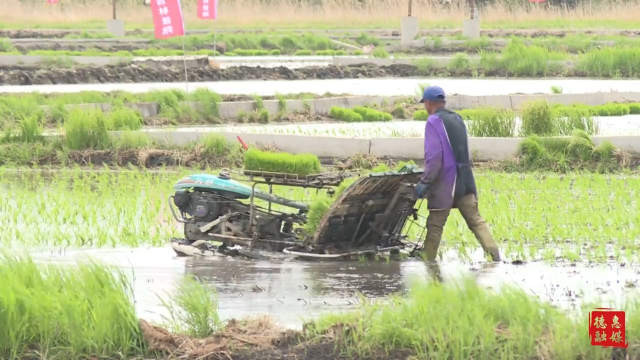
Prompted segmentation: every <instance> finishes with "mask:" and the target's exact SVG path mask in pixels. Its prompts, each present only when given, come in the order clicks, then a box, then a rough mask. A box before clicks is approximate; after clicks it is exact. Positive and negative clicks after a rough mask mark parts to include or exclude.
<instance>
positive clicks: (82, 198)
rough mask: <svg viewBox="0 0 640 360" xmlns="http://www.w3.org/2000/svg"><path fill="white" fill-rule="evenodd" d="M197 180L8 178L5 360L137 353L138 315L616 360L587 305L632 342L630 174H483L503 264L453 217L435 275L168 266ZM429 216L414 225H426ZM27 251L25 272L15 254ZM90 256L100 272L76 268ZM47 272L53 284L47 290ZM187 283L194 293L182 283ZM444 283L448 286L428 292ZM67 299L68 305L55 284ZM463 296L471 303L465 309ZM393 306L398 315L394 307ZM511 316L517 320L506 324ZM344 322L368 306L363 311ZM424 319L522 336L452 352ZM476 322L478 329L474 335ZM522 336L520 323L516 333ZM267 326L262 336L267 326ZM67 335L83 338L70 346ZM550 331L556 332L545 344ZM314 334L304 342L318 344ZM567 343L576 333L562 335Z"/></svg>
mask: <svg viewBox="0 0 640 360" xmlns="http://www.w3.org/2000/svg"><path fill="white" fill-rule="evenodd" d="M194 172H196V173H201V172H206V173H213V174H215V173H217V172H218V170H216V169H200V170H195V169H186V168H180V169H166V170H161V171H156V172H152V171H142V170H132V169H125V168H123V169H111V170H110V171H104V170H101V169H95V170H93V171H91V170H87V169H80V168H76V169H66V170H58V171H34V170H26V169H23V170H21V171H16V170H15V169H3V170H2V172H1V173H0V184H1V185H0V186H2V188H3V189H2V190H3V191H2V192H1V193H0V213H1V216H0V219H1V220H0V221H1V224H0V226H1V227H2V228H3V229H5V231H3V232H2V235H0V244H1V245H0V246H1V247H2V250H3V253H4V254H12V255H4V257H3V260H2V261H1V262H0V277H2V278H3V279H4V280H3V284H5V289H9V290H10V291H9V292H6V291H5V292H3V293H2V294H1V295H0V306H3V307H4V308H5V309H9V312H6V311H5V312H4V313H3V314H4V315H3V316H0V322H4V324H12V325H11V326H0V329H3V331H4V332H5V334H7V336H3V337H0V338H2V339H4V341H0V344H1V346H0V351H2V354H5V356H9V355H7V354H10V353H11V351H19V350H16V349H21V348H22V347H23V346H26V347H37V348H41V349H42V348H44V349H50V351H52V353H58V352H60V351H62V352H68V354H69V355H68V356H72V357H75V356H81V355H83V354H88V353H91V354H101V355H106V354H107V353H110V352H122V353H127V352H129V353H132V354H134V353H143V352H146V351H149V349H148V347H150V346H149V343H148V342H145V341H144V340H141V332H142V333H146V332H145V330H144V329H146V328H145V327H142V329H143V330H142V331H141V330H140V329H141V328H138V326H137V325H138V324H137V322H136V321H137V320H136V319H137V318H138V317H141V318H143V319H146V320H149V321H152V322H154V323H157V324H164V325H165V326H166V327H167V328H169V329H170V330H172V331H175V332H177V333H185V334H187V335H190V336H194V337H203V336H207V335H210V334H211V333H213V332H216V331H224V329H223V324H224V323H225V321H227V320H229V319H231V318H243V317H246V316H257V315H264V314H269V315H270V316H271V317H272V318H273V319H274V320H275V321H277V322H278V323H279V324H280V325H283V326H288V327H292V328H294V329H295V328H300V327H301V325H302V322H303V321H310V320H313V319H315V320H314V321H317V323H316V325H315V326H317V327H318V331H321V329H324V328H326V327H328V326H330V325H332V324H335V323H337V322H342V323H344V322H348V323H351V324H354V325H355V324H358V327H357V328H361V329H363V330H357V331H364V329H367V330H369V331H371V332H365V333H363V334H362V336H360V335H354V336H355V337H354V338H351V337H347V338H345V339H343V340H344V341H345V343H342V342H341V341H338V340H336V341H337V342H338V344H337V345H338V347H339V348H341V349H342V351H346V352H347V353H348V354H347V355H345V356H347V357H349V356H351V358H357V357H356V354H361V355H357V356H364V355H362V354H367V353H368V352H370V351H380V350H379V349H377V346H378V345H379V344H384V345H383V346H384V347H385V348H387V351H397V350H398V349H403V350H410V351H412V352H417V353H418V354H419V353H420V351H431V350H429V349H431V347H432V346H435V344H439V345H438V346H445V347H446V348H447V349H448V350H447V351H448V353H447V354H449V352H451V353H454V354H464V355H465V356H466V354H478V355H477V356H479V357H487V358H488V357H489V356H494V357H495V356H497V357H498V358H504V359H508V358H512V356H513V354H516V353H517V354H523V353H532V354H533V353H535V351H539V349H538V347H536V346H535V345H533V344H535V343H536V339H538V338H542V339H546V341H549V344H548V345H547V346H549V347H548V348H545V349H546V350H545V351H547V352H548V354H552V355H553V356H557V358H565V356H566V357H572V356H573V355H574V354H575V353H576V352H578V353H583V354H591V355H590V356H594V357H591V358H602V359H604V358H607V357H606V356H610V354H609V353H608V352H605V350H602V349H598V348H594V347H591V346H590V345H589V340H588V336H587V335H586V325H584V323H585V322H584V320H583V318H584V317H585V316H586V313H585V311H587V310H589V307H590V308H593V307H596V306H597V307H606V306H615V307H616V308H625V309H627V310H628V311H629V312H628V313H627V314H628V318H627V319H628V320H627V321H628V323H627V333H626V334H627V337H628V338H629V341H633V340H632V339H633V338H632V336H633V331H635V330H634V329H635V328H636V327H635V326H636V325H635V321H636V320H634V319H635V318H634V317H633V314H635V312H634V309H635V303H634V302H633V298H634V297H635V296H637V292H636V286H637V275H636V270H635V269H636V265H635V264H637V261H638V254H639V253H638V246H637V238H638V237H639V234H638V229H637V226H636V224H637V223H638V221H639V220H640V219H638V218H637V214H638V213H640V212H638V209H637V207H638V204H637V201H636V199H637V196H638V192H639V191H640V188H638V186H636V185H635V184H636V183H638V181H637V175H632V174H615V175H613V174H611V175H597V174H578V173H572V174H565V175H558V174H550V173H532V174H505V173H497V172H489V171H482V172H480V173H479V174H478V176H477V181H478V187H479V190H480V193H479V198H480V211H481V213H482V214H483V216H484V217H485V218H486V220H487V222H488V223H489V224H490V227H491V229H492V232H493V234H494V237H495V238H496V241H497V242H498V244H499V246H500V249H501V252H502V254H503V258H504V260H505V261H504V262H503V263H487V262H485V261H484V257H483V255H482V252H481V250H480V249H479V246H478V244H477V241H476V240H475V239H474V238H473V235H472V234H471V233H470V232H469V231H468V229H467V228H466V225H465V224H464V221H463V220H462V218H461V216H460V215H459V214H457V213H452V215H451V216H450V219H449V222H448V223H447V225H446V228H445V233H444V236H443V243H442V245H441V256H440V259H439V265H435V264H428V263H425V262H423V261H421V260H419V259H413V260H404V261H397V260H391V261H389V260H385V259H380V260H378V261H373V262H371V261H369V262H364V261H363V262H346V263H345V262H331V261H329V262H320V263H305V262H296V261H294V262H291V261H279V260H275V261H249V260H242V259H222V258H220V259H217V260H206V259H185V258H177V257H176V256H175V255H174V254H173V251H172V249H171V248H170V247H168V246H167V245H166V242H167V240H168V239H169V238H170V237H172V236H179V233H180V229H179V227H178V226H177V225H176V223H175V222H174V221H173V220H172V216H171V214H170V212H169V210H168V208H167V203H166V201H167V200H166V199H167V197H168V195H170V194H171V193H172V188H171V186H172V184H173V183H174V182H175V181H177V179H179V178H180V177H181V176H183V175H186V174H191V173H194ZM233 176H234V177H236V178H241V177H240V176H239V175H233ZM274 190H275V194H277V195H280V196H286V197H287V198H290V199H295V200H299V201H302V202H309V203H311V202H313V201H314V200H316V199H318V198H319V196H318V195H317V194H315V192H314V191H305V190H297V191H292V190H290V189H284V188H278V187H276V188H274ZM424 205H426V204H423V207H421V210H420V215H421V216H426V215H427V212H426V209H425V208H424ZM422 220H424V219H422ZM416 235H417V234H416ZM25 253H26V254H28V255H29V256H30V257H31V258H32V259H33V261H34V263H28V262H26V263H25V261H27V260H25V258H21V259H17V258H13V256H16V255H20V256H21V255H22V254H25ZM87 260H91V261H97V263H94V265H91V264H88V265H84V267H82V266H81V267H80V268H78V267H77V266H78V265H77V264H78V263H80V264H87ZM16 261H18V262H19V263H20V264H17V263H16ZM104 266H110V267H108V268H105V267H104ZM45 276H46V277H47V279H49V281H43V280H41V279H42V278H43V277H45ZM112 276H113V278H112ZM185 276H186V279H187V280H188V278H193V279H195V280H197V283H192V282H189V281H187V280H185ZM461 277H463V278H464V277H467V278H470V279H471V280H470V281H471V283H467V284H466V285H465V283H461V282H460V280H461V279H462V278H461ZM39 279H40V280H39ZM51 279H54V280H51ZM185 281H187V282H185ZM438 281H441V282H443V284H445V286H444V287H441V286H438V285H436V284H435V282H438ZM26 284H30V285H26ZM71 284H76V285H71ZM78 284H82V285H78ZM198 284H202V285H204V287H201V286H200V285H198ZM447 284H448V285H447ZM456 284H458V285H459V286H462V288H457V287H456V286H458V285H456ZM67 288H69V290H65V291H66V292H65V294H66V295H64V296H63V295H62V294H61V292H62V291H63V290H61V289H67ZM56 289H57V290H56ZM81 289H85V290H81ZM496 291H497V292H496ZM69 292H72V293H73V292H76V293H77V294H76V293H74V294H75V295H69V294H70V293H69ZM13 294H15V295H13ZM18 294H29V295H28V296H26V297H24V296H18ZM38 294H42V295H38ZM44 294H47V295H46V296H45V295H44ZM59 294H60V295H59ZM99 294H109V295H108V296H107V295H103V296H101V297H99ZM16 296H17V297H16ZM29 296H31V297H32V298H43V299H47V302H46V303H47V304H49V306H51V307H52V308H51V309H69V310H66V311H63V310H58V311H63V312H62V314H65V315H64V317H58V318H46V319H48V320H46V321H43V320H42V319H43V318H42V316H43V315H39V314H45V313H47V312H49V310H46V309H45V308H39V309H40V310H36V308H35V307H33V306H35V305H27V304H26V303H25V305H20V304H22V302H21V301H23V300H19V299H27V298H30V297H29ZM395 296H402V298H395ZM465 296H469V297H470V298H474V299H475V301H473V302H472V301H462V299H466V297H465ZM470 298H469V299H470ZM418 299H420V300H419V301H420V302H423V301H425V300H429V301H430V304H431V305H432V306H430V307H416V306H415V305H411V304H414V302H415V301H418ZM453 299H461V300H460V302H457V301H453ZM479 299H483V300H479ZM390 301H391V302H392V303H395V304H396V305H395V306H389V304H390V303H389V302H390ZM483 301H486V305H482V306H484V308H483V309H485V311H483V312H479V311H478V310H477V309H479V307H477V306H480V305H479V304H484V303H483ZM80 303H83V304H86V305H85V306H84V307H83V306H79V305H78V304H80ZM444 304H448V305H447V306H445V305H444ZM470 304H474V305H473V306H471V305H470ZM489 304H492V305H493V306H489ZM499 304H504V305H499ZM29 306H31V307H29ZM496 306H500V309H502V311H501V312H497V310H496V312H495V314H494V313H493V311H494V310H491V309H495V308H496ZM583 306H587V307H586V308H583ZM436 307H437V309H436ZM554 307H557V309H556V308H554ZM47 309H48V308H47ZM73 309H76V310H73ZM77 309H93V310H92V311H93V314H94V315H93V316H92V317H87V316H88V315H87V313H85V312H84V310H82V311H80V310H77ZM411 309H413V310H411ZM429 309H430V310H429ZM474 309H475V310H474ZM505 309H510V310H509V312H508V313H507V314H505V313H504V312H503V311H505ZM533 309H544V310H533ZM38 311H42V313H40V312H38ZM52 311H53V310H52ZM353 311H364V316H363V317H359V316H357V315H355V313H353ZM372 311H373V312H375V313H376V314H379V316H381V317H383V318H384V317H388V319H389V320H386V321H382V318H380V321H378V320H374V321H372V320H370V317H369V316H370V315H366V314H370V313H371V312H372ZM432 311H438V314H439V315H440V317H439V319H442V320H440V321H459V320H454V319H458V316H459V314H460V313H461V312H464V313H465V314H466V315H467V318H469V319H470V320H469V321H473V322H474V324H475V326H469V327H466V325H464V328H465V329H466V328H468V329H476V330H469V331H470V333H469V334H468V336H467V337H465V339H467V340H460V341H463V343H465V342H464V341H466V342H469V344H477V345H476V346H479V344H485V346H486V344H487V341H488V342H489V343H490V342H491V341H498V342H500V341H504V340H501V339H503V337H502V333H501V332H493V331H492V330H490V329H493V328H494V327H495V322H496V321H498V322H504V324H506V326H507V327H508V329H509V331H513V332H515V333H518V331H520V332H521V334H522V335H520V336H517V337H508V338H507V339H510V340H507V341H511V343H508V344H509V345H504V346H506V347H505V348H503V347H497V348H495V350H493V351H491V352H488V353H487V352H486V350H482V349H481V348H479V347H474V346H471V347H469V346H461V345H459V344H460V343H459V342H458V340H455V341H454V339H457V338H455V337H454V338H450V339H449V338H447V337H446V336H449V335H453V334H451V333H450V332H449V331H450V330H445V329H446V328H447V327H442V326H440V325H438V323H433V322H430V323H429V324H427V323H423V322H415V321H414V322H411V321H410V320H409V319H416V318H417V317H419V316H431V317H433V316H435V315H431V312H432ZM449 311H451V314H449ZM531 311H536V313H537V311H544V314H545V315H544V316H542V317H540V318H538V317H530V316H527V315H525V314H531ZM541 314H542V313H541ZM102 319H104V320H102ZM367 319H369V320H367ZM445 319H450V320H445ZM527 319H528V320H527ZM18 320H22V321H18ZM387 321H388V322H389V323H395V322H396V321H401V322H403V323H404V325H403V326H404V327H405V329H409V330H410V331H408V332H406V333H403V335H399V336H400V337H399V338H398V335H396V337H395V338H396V339H397V340H395V341H391V340H389V339H390V338H389V336H390V335H391V334H393V333H397V332H398V331H399V330H398V329H397V328H396V327H393V326H392V327H388V326H387V327H385V326H384V323H385V322H387ZM458 323H459V322H458ZM485 323H486V325H483V327H479V326H478V324H485ZM14 324H25V325H19V326H16V325H14ZM27 324H32V325H29V326H28V327H27ZM94 324H96V325H94ZM97 324H102V325H101V326H104V329H102V327H101V326H98V325H97ZM107 325H108V326H107ZM55 326H58V327H60V326H63V328H64V329H69V330H68V331H65V332H63V334H62V335H59V336H58V337H57V338H56V340H55V341H54V340H53V339H52V338H50V335H49V334H50V333H51V331H52V330H51V328H52V327H55ZM461 326H462V325H461ZM484 326H486V329H487V330H481V329H484ZM520 326H523V328H522V329H521V330H518V329H520ZM532 327H533V328H532ZM583 327H584V328H583ZM261 328H262V329H263V330H262V331H263V332H265V333H266V332H267V330H268V329H267V328H266V327H265V326H262V327H261ZM22 329H28V331H30V332H28V333H25V332H22V331H23V330H22ZM71 329H87V331H86V332H85V333H84V335H83V336H82V337H77V336H75V335H74V331H72V330H71ZM107 329H108V330H107ZM114 329H117V330H114ZM538 329H539V330H538ZM550 329H553V331H554V332H553V334H557V335H555V336H552V337H551V338H545V337H544V333H545V331H552V330H550ZM567 329H570V331H569V330H567ZM525 330H526V331H525ZM309 331H310V330H308V331H307V336H311V335H313V333H314V332H313V331H311V332H309ZM271 332H273V331H272V330H271ZM271 332H269V333H271ZM276 333H277V332H276ZM455 333H457V334H459V331H457V330H456V332H455ZM561 333H563V334H567V333H571V334H574V335H573V336H570V337H569V339H567V337H566V336H565V335H561ZM27 334H33V335H32V336H39V337H37V338H38V339H40V340H39V341H35V340H31V339H34V337H32V336H29V335H27ZM433 334H440V335H437V336H445V338H446V340H440V341H437V342H435V343H431V342H429V341H427V340H424V341H425V342H423V343H424V344H427V345H424V346H425V347H420V348H415V347H414V346H413V345H411V341H418V340H416V339H430V338H431V337H432V336H434V335H433ZM116 335H117V336H116ZM264 336H266V335H264ZM274 336H275V335H274ZM459 336H461V335H459ZM556 336H557V337H558V339H557V340H554V339H556ZM142 338H144V337H142ZM560 338H561V339H562V341H561V340H560ZM47 339H51V340H47ZM331 339H332V338H331ZM527 339H528V340H527ZM34 341H35V342H34ZM531 342H532V343H531ZM567 342H571V344H573V345H572V347H568V345H567ZM376 344H377V345H376ZM432 344H433V345H432ZM335 345H336V344H334V343H332V346H331V347H330V348H331V349H334V348H335ZM305 346H307V345H305ZM425 349H426V350H425ZM536 349H538V350H536ZM194 351H195V350H194ZM608 351H609V352H610V350H608ZM349 354H350V355H349ZM485 354H486V355H485ZM496 354H497V355H496ZM562 354H567V355H562ZM607 354H609V355H607ZM632 354H633V353H632ZM443 356H444V355H443ZM549 356H551V355H549Z"/></svg>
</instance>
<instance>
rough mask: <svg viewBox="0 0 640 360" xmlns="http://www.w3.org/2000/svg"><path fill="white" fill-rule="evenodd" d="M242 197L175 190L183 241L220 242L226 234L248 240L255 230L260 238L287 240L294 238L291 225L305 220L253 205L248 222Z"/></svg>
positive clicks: (248, 209)
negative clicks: (181, 222) (252, 221)
mask: <svg viewBox="0 0 640 360" xmlns="http://www.w3.org/2000/svg"><path fill="white" fill-rule="evenodd" d="M243 198H246V197H243V196H238V195H237V194H235V193H233V192H226V191H211V190H208V189H198V188H194V189H193V191H187V190H177V191H176V192H175V194H174V196H173V203H174V204H175V206H176V207H177V208H178V209H179V211H180V213H181V215H182V218H183V219H184V221H183V222H184V235H185V238H186V240H187V241H189V242H193V241H196V240H214V241H220V240H225V239H226V236H230V237H237V238H240V239H242V238H244V239H251V238H252V237H253V236H254V233H257V234H259V238H260V239H266V240H286V239H288V238H293V237H294V234H293V224H294V223H304V222H305V220H306V218H305V217H304V215H303V214H299V215H291V214H283V213H276V212H271V213H268V212H266V211H264V210H263V209H261V208H260V207H258V206H254V209H253V216H254V223H253V224H250V221H249V219H250V218H251V206H250V205H249V204H245V203H243V202H241V201H239V200H240V199H243ZM216 235H222V236H216Z"/></svg>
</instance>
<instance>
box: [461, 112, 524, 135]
mask: <svg viewBox="0 0 640 360" xmlns="http://www.w3.org/2000/svg"><path fill="white" fill-rule="evenodd" d="M469 116H471V118H470V119H469V120H472V121H470V122H469V125H468V126H467V131H468V132H469V136H475V137H513V136H514V135H515V131H516V113H515V112H514V111H513V110H511V109H494V108H481V109H475V110H474V113H473V115H469Z"/></svg>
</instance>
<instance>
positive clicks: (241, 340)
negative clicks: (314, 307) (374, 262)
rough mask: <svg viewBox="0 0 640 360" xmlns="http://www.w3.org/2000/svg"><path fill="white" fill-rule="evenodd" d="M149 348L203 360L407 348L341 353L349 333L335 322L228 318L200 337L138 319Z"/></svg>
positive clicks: (317, 359) (322, 356) (309, 359)
mask: <svg viewBox="0 0 640 360" xmlns="http://www.w3.org/2000/svg"><path fill="white" fill-rule="evenodd" d="M139 326H140V330H141V331H142V335H143V338H144V340H145V342H146V344H147V346H148V350H149V351H151V352H153V353H155V354H156V355H161V356H162V355H164V356H166V357H169V358H181V359H202V360H221V359H234V360H250V359H251V360H271V359H287V358H291V359H297V360H333V359H357V360H365V359H390V360H394V359H406V358H407V356H408V355H410V353H409V352H407V351H393V352H391V353H390V354H386V353H384V352H380V354H379V355H376V354H375V353H374V355H372V356H367V357H359V356H355V357H354V356H353V355H346V354H343V353H342V351H341V350H342V349H341V347H342V346H341V345H342V344H343V342H342V340H343V339H344V338H345V337H348V336H349V335H350V331H349V326H347V325H345V324H341V323H338V324H335V325H333V326H331V327H329V328H328V329H327V330H326V331H323V332H321V333H313V332H311V333H310V332H308V331H307V328H312V326H309V325H307V326H305V328H304V329H303V330H302V331H294V330H286V329H283V328H280V327H278V326H277V325H276V324H275V323H274V322H273V321H272V320H271V319H270V318H268V317H260V318H256V319H249V320H245V321H238V320H231V321H229V322H228V323H227V325H226V326H225V327H224V329H222V330H221V331H219V332H217V333H215V334H213V335H211V336H208V337H206V338H203V339H196V338H193V337H190V336H186V335H178V334H172V333H171V332H169V331H168V330H167V329H165V328H162V327H159V326H155V325H152V324H150V323H148V322H147V321H145V320H139Z"/></svg>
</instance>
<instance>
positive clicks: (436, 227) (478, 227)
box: [424, 194, 500, 261]
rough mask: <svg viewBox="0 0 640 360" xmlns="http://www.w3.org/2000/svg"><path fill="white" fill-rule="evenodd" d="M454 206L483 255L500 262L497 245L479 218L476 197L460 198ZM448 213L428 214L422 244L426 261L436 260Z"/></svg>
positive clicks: (480, 217) (437, 211)
mask: <svg viewBox="0 0 640 360" xmlns="http://www.w3.org/2000/svg"><path fill="white" fill-rule="evenodd" d="M456 205H457V208H458V210H459V211H460V214H462V217H463V218H464V220H465V222H466V223H467V226H468V227H469V229H470V230H471V231H472V232H473V234H474V235H475V236H476V239H478V242H479V243H480V245H481V246H482V249H483V250H484V251H485V254H486V253H489V254H490V255H491V258H492V260H493V261H500V252H499V251H498V245H496V242H495V241H494V240H493V237H492V236H491V231H489V227H488V226H487V223H486V222H485V221H484V219H483V218H482V216H480V211H479V210H478V199H477V198H476V196H475V195H474V194H467V195H465V196H463V197H461V198H460V199H459V200H458V201H457V203H456ZM450 212H451V210H449V209H447V210H434V211H431V212H429V216H428V217H427V237H426V239H425V242H424V249H425V252H426V256H427V261H434V260H435V259H436V255H437V254H438V248H439V247H440V240H441V239H442V231H443V229H444V225H445V224H446V223H447V218H448V217H449V213H450Z"/></svg>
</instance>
